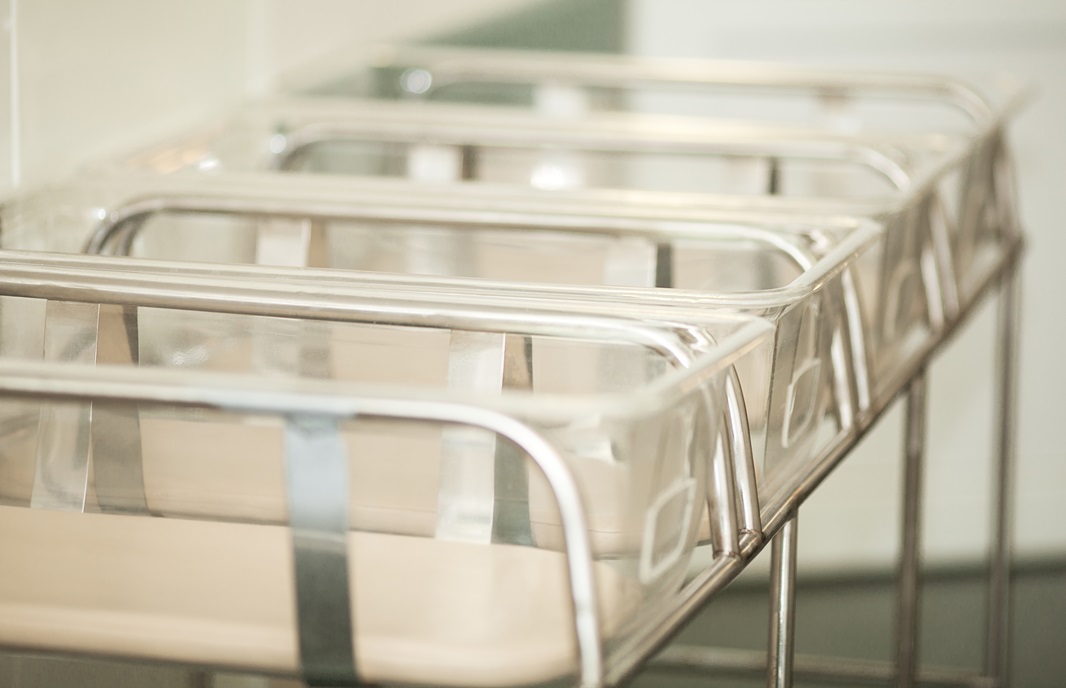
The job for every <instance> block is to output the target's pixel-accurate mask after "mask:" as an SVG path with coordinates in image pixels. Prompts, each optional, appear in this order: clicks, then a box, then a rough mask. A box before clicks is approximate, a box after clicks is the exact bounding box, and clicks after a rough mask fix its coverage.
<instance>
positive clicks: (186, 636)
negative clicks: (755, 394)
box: [0, 252, 770, 685]
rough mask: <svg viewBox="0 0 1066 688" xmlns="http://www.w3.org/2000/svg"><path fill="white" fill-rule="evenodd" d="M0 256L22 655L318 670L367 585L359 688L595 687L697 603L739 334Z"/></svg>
mask: <svg viewBox="0 0 1066 688" xmlns="http://www.w3.org/2000/svg"><path fill="white" fill-rule="evenodd" d="M4 258H5V260H4V261H2V265H3V267H2V270H0V271H2V275H0V284H2V287H0V294H2V296H0V313H2V317H3V323H4V325H5V327H4V328H3V331H2V334H3V337H2V339H0V344H2V347H3V356H2V358H0V369H2V371H3V374H2V375H0V397H2V416H3V421H2V425H3V428H4V432H5V442H4V444H3V452H2V470H3V473H4V475H5V479H4V481H3V484H4V504H3V506H0V530H3V532H4V533H5V536H4V541H5V544H7V545H8V546H9V547H10V548H13V549H12V550H11V554H12V557H13V559H12V562H11V566H9V567H8V569H7V570H6V573H5V576H4V583H3V584H2V585H0V607H3V609H4V613H3V614H0V618H2V619H3V621H2V622H0V643H2V644H4V645H6V646H9V647H19V648H26V649H34V650H49V651H62V652H78V653H90V654H100V655H111V656H124V657H135V658H147V659H159V660H165V661H177V662H183V663H191V664H196V665H205V666H214V667H231V668H240V669H247V670H252V671H264V672H268V673H281V674H288V675H291V674H296V673H299V672H301V671H302V672H304V673H305V675H309V674H307V672H312V673H313V672H314V671H319V670H322V666H320V664H321V662H320V660H322V661H325V660H323V658H322V657H321V656H317V655H315V652H316V650H315V649H314V646H313V643H312V644H311V645H306V644H305V640H306V638H305V637H304V635H305V633H317V632H323V633H325V632H333V631H336V630H337V628H338V627H337V626H331V625H330V623H329V619H327V620H326V621H323V620H322V619H321V618H316V617H314V614H313V612H309V613H311V614H312V617H311V618H312V619H314V622H313V623H310V622H309V623H308V625H307V626H306V628H305V624H304V621H303V620H302V619H301V618H300V617H302V616H303V615H304V613H305V611H306V610H305V605H306V604H310V605H311V606H312V607H315V608H318V607H317V606H316V605H319V606H320V605H325V606H327V607H329V608H330V610H331V611H329V612H328V613H327V616H335V615H336V614H337V611H336V609H337V607H338V606H341V607H344V606H345V605H338V604H337V601H338V600H344V599H346V598H347V596H348V594H349V591H350V593H351V599H352V603H351V605H350V606H351V615H352V616H351V619H350V620H349V622H348V624H347V631H346V632H347V633H351V629H352V628H354V637H355V640H354V646H355V657H357V658H358V660H357V664H356V666H357V668H358V670H359V672H360V675H361V676H362V677H363V678H364V679H366V680H370V681H388V682H415V683H438V682H439V681H440V680H441V677H442V676H447V677H449V678H448V681H449V682H450V683H454V684H455V685H499V684H512V683H529V682H535V681H541V680H549V679H553V678H557V677H560V676H564V675H569V674H571V673H572V672H574V671H575V670H576V667H577V662H578V660H580V662H581V665H580V666H581V671H582V673H583V675H585V674H587V672H589V671H594V670H595V667H596V666H597V663H596V657H597V656H598V654H597V653H599V652H600V647H599V641H600V640H601V639H602V640H603V641H604V645H603V647H604V648H605V651H606V652H607V653H608V654H609V653H610V652H611V648H612V647H614V646H615V645H616V644H617V643H619V642H622V641H623V640H625V639H626V638H629V637H631V636H632V635H633V634H634V633H640V632H641V628H642V625H643V620H644V619H646V618H647V617H648V615H654V614H656V613H658V612H659V611H660V607H661V605H663V604H668V603H669V600H670V599H671V597H672V595H674V594H676V593H677V592H678V590H679V588H680V586H681V585H682V583H683V577H684V572H685V568H686V565H687V562H688V559H689V555H690V554H691V551H692V548H693V546H694V544H695V542H696V538H697V530H698V529H697V528H696V523H697V519H698V518H699V517H700V515H701V514H704V513H706V512H705V510H704V503H705V495H706V490H707V487H708V485H714V482H715V481H714V480H712V479H711V478H710V477H709V473H710V472H711V471H712V470H717V469H715V465H716V464H715V461H717V460H719V458H720V452H718V451H717V445H716V441H715V438H716V437H717V436H718V426H717V424H718V422H719V419H720V418H721V417H722V415H723V414H722V409H723V407H724V405H725V404H726V403H727V401H726V400H727V396H726V390H725V388H724V384H725V378H726V376H727V375H728V374H729V373H730V371H731V370H732V369H733V368H734V366H747V367H749V368H750V367H756V368H758V367H760V366H761V367H764V368H765V367H766V366H767V365H768V360H767V359H768V349H769V346H768V344H769V342H768V339H769V335H770V327H769V325H767V324H766V323H763V322H761V321H758V320H756V319H751V318H744V317H742V316H730V315H708V314H705V313H692V312H686V311H684V309H678V311H677V313H678V314H679V315H681V316H684V317H682V318H681V319H680V320H679V321H674V320H672V319H670V318H669V317H662V316H663V315H666V314H668V313H670V309H669V308H659V309H657V310H658V312H659V314H660V317H659V318H658V319H656V318H653V317H645V318H641V317H637V315H634V316H632V317H621V316H616V315H611V314H608V313H604V314H601V315H582V314H578V313H573V312H567V309H566V308H563V307H558V306H556V307H546V308H545V309H538V308H536V307H534V306H533V305H531V304H523V305H521V306H519V307H514V306H512V305H509V304H508V303H507V301H506V300H505V299H503V298H501V297H498V296H493V295H491V294H487V295H484V296H483V297H478V296H477V295H476V294H474V290H472V289H467V290H466V291H465V292H464V294H465V295H466V301H465V302H463V303H461V304H452V305H449V303H448V302H446V300H443V299H440V300H436V301H433V300H429V301H426V300H420V298H419V296H418V294H417V293H415V292H414V291H413V290H404V289H399V288H397V289H393V288H388V287H381V286H379V287H377V288H375V287H373V286H368V285H360V286H359V287H358V288H352V289H347V290H341V289H339V288H337V287H334V288H333V289H332V290H324V291H323V292H321V293H318V292H315V291H314V290H312V289H310V288H309V287H308V286H307V285H306V284H304V285H300V284H289V285H285V284H280V283H279V282H278V281H277V280H273V279H270V273H269V271H268V270H266V269H264V268H259V269H258V270H259V271H260V272H261V275H262V277H263V279H261V280H257V279H255V278H254V277H253V276H252V275H251V274H250V273H248V272H245V273H244V274H241V275H239V276H226V275H210V274H209V273H207V272H206V271H205V270H187V271H183V270H182V266H180V265H177V264H163V263H154V264H147V263H146V264H144V265H143V266H142V267H143V271H138V270H137V269H134V264H133V262H132V261H120V260H117V259H110V260H109V259H96V260H93V259H89V258H78V257H72V258H67V259H64V258H62V257H58V256H42V255H37V256H34V255H33V254H31V253H20V252H13V253H10V254H7V255H5V256H4ZM447 301H454V299H450V298H449V299H448V300H447ZM545 303H546V304H547V303H548V302H547V301H545ZM569 310H571V311H572V310H573V308H570V309H569ZM638 315H639V314H638ZM14 324H17V326H15V325H14ZM514 339H517V342H518V343H519V344H520V346H519V347H518V348H517V350H516V349H515V348H513V347H511V346H509V344H511V343H512V342H513V341H514ZM486 344H489V346H486ZM491 352H495V354H496V355H495V358H492V356H491V355H490V353H491ZM487 359H491V360H487ZM249 374H255V376H256V377H254V378H252V377H249V376H248V375H249ZM317 377H323V378H328V379H324V380H314V379H311V378H317ZM538 469H539V470H538ZM718 479H719V480H720V479H721V475H719V476H718ZM733 487H734V486H732V485H726V488H727V490H726V491H727V492H728V491H729V490H730V489H732V488H733ZM711 504H712V505H711V508H712V510H717V511H721V510H722V509H724V508H725V505H718V504H717V502H715V501H714V500H712V502H711ZM427 505H428V509H426V508H425V507H426V506H427ZM81 511H84V512H86V513H79V512H81ZM383 512H387V513H383ZM398 512H400V513H399V515H398ZM402 512H406V513H402ZM718 516H721V517H722V518H725V519H726V520H729V518H730V515H728V514H725V515H723V514H717V513H712V518H716V517H718ZM286 524H289V525H290V526H291V527H292V528H293V529H294V530H292V531H291V532H292V535H290V531H289V529H287V528H286V527H285V525H286ZM327 536H328V537H327ZM290 537H291V538H292V539H291V540H290ZM301 538H310V540H309V541H308V542H303V541H302V540H301ZM322 538H326V539H325V540H323V539H322ZM345 540H347V544H348V546H347V547H345V546H344V544H343V543H344V542H345ZM338 541H339V542H340V543H341V545H340V546H337V545H336V543H337V542H338ZM323 542H332V543H334V544H333V545H330V546H329V547H327V550H328V551H329V552H331V554H329V555H328V556H327V559H330V561H332V562H333V563H332V564H323V563H322V561H321V560H318V559H316V558H315V557H316V556H319V555H321V551H322V549H321V545H322V543H323ZM290 543H291V549H290ZM301 543H302V544H301ZM303 549H306V550H307V551H306V552H303V553H302V551H303ZM316 553H317V554H316ZM306 557H310V558H309V559H306ZM338 557H339V559H338ZM305 560H306V561H310V562H311V563H310V564H308V566H310V567H311V568H312V569H314V570H313V571H311V572H310V573H308V571H307V569H306V568H302V566H303V564H301V562H302V561H305ZM337 561H340V562H341V566H342V568H341V569H340V570H341V571H342V574H343V575H341V577H340V578H339V579H337V578H332V579H331V578H330V577H329V575H334V574H336V575H340V574H337V570H336V569H331V570H332V571H333V573H332V574H329V575H327V577H326V578H325V579H322V578H317V579H316V578H315V571H317V570H319V569H320V568H321V567H322V566H327V568H328V567H329V566H334V565H335V564H337ZM316 562H317V563H316ZM316 567H317V568H316ZM348 570H350V571H351V576H350V579H349V578H348V574H347V571H348ZM567 572H569V580H568V573H567ZM306 575H310V576H311V578H310V579H309V580H310V581H311V582H307V581H304V582H301V577H302V576H306ZM294 579H295V584H294ZM330 580H332V581H333V582H332V584H331V583H329V581H330ZM316 581H317V582H316ZM323 581H326V583H323ZM294 585H295V588H296V593H295V596H294ZM331 585H332V586H333V587H330V586H331ZM301 589H303V590H304V591H305V592H306V590H310V592H309V593H307V594H309V595H311V597H312V598H314V599H312V600H311V601H310V602H307V600H306V599H305V596H304V592H301ZM316 596H318V597H316ZM568 597H569V598H572V599H573V600H574V603H575V604H576V605H577V608H578V613H577V617H578V618H577V620H576V621H575V617H574V615H573V614H572V613H571V612H570V611H569V610H570V609H571V607H570V605H568V604H567V599H568ZM295 598H298V599H299V604H297V605H296V607H295V611H294V605H293V601H294V599H295ZM315 599H317V600H318V601H317V602H316V601H315ZM319 611H321V609H319ZM294 616H295V617H296V618H295V620H294ZM334 620H336V619H334ZM342 621H343V620H342ZM342 621H338V623H340V626H341V627H343V626H344V623H342ZM590 623H591V626H590V625H589V624H590ZM575 624H576V628H578V629H579V630H577V631H576V632H577V635H578V636H579V639H578V643H577V645H575V642H574V634H572V633H570V629H574V628H575ZM316 628H317V629H318V630H317V631H316V630H315V629H316ZM342 630H343V629H342ZM590 634H591V635H590ZM341 640H342V641H346V642H348V644H349V647H348V652H349V654H350V653H351V640H350V636H348V637H342V638H341ZM341 645H343V642H342V643H341ZM332 646H333V648H334V650H335V651H340V650H339V649H338V648H337V645H336V642H333V643H332ZM577 646H580V652H578V651H577V649H575V648H576V647H577ZM298 647H299V648H300V649H299V651H298V650H297V648H298ZM308 648H310V649H308ZM531 648H532V649H531ZM319 650H321V648H319ZM589 657H591V659H589ZM334 659H335V657H334ZM325 663H326V664H327V665H328V664H329V662H328V661H326V662H325ZM309 667H310V668H309Z"/></svg>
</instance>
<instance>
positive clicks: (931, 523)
mask: <svg viewBox="0 0 1066 688" xmlns="http://www.w3.org/2000/svg"><path fill="white" fill-rule="evenodd" d="M630 12H631V16H630V22H629V27H630V35H629V41H630V45H631V47H632V48H633V50H634V52H637V53H641V54H648V55H675V56H686V57H716V58H728V59H762V60H773V61H792V62H813V63H819V64H832V65H846V66H852V67H863V66H870V67H873V66H876V67H885V68H892V67H898V68H903V69H916V70H941V71H948V72H952V71H954V72H960V71H961V72H966V73H978V72H981V71H990V70H1007V71H1010V72H1013V73H1015V74H1017V75H1020V76H1023V77H1025V78H1027V79H1031V80H1033V81H1034V82H1035V83H1036V85H1037V86H1038V87H1039V91H1040V93H1039V100H1037V101H1036V102H1035V104H1034V105H1033V106H1031V107H1030V108H1029V109H1028V110H1027V111H1026V112H1025V113H1024V114H1023V115H1022V116H1021V117H1019V118H1018V120H1017V122H1016V124H1015V126H1014V127H1013V129H1012V131H1013V144H1014V148H1015V152H1016V157H1017V161H1018V168H1019V176H1020V191H1021V205H1022V215H1023V220H1024V223H1025V226H1026V228H1027V230H1028V232H1029V237H1030V240H1031V242H1030V251H1029V255H1028V257H1027V260H1026V265H1025V268H1026V274H1025V306H1024V311H1023V319H1024V334H1023V343H1022V378H1021V395H1022V396H1021V404H1020V421H1021V424H1020V437H1019V442H1018V448H1019V457H1020V468H1019V475H1018V495H1017V503H1018V504H1017V505H1018V517H1017V521H1016V526H1015V533H1016V543H1017V548H1018V552H1019V554H1020V555H1022V556H1027V557H1042V556H1047V555H1061V554H1062V553H1064V552H1066V529H1063V528H1062V527H1061V526H1060V525H1059V519H1058V515H1059V513H1060V510H1059V505H1060V504H1062V503H1064V502H1066V449H1064V448H1063V443H1062V442H1061V440H1060V437H1059V435H1058V433H1059V432H1060V430H1061V428H1062V427H1063V426H1062V420H1061V419H1060V416H1061V411H1062V409H1063V408H1064V403H1063V400H1062V391H1063V390H1064V389H1066V356H1063V355H1062V354H1061V353H1060V352H1061V345H1060V343H1059V342H1058V340H1057V337H1059V336H1063V334H1064V329H1066V328H1064V326H1063V318H1062V316H1063V313H1064V311H1063V306H1062V295H1063V293H1064V292H1066V269H1063V267H1062V266H1061V261H1062V260H1063V259H1062V256H1064V255H1066V232H1062V231H1061V226H1060V223H1061V214H1062V213H1063V212H1064V211H1066V206H1064V204H1063V193H1064V190H1066V172H1064V166H1063V161H1064V160H1066V3H1061V2H1054V1H1053V0H1026V1H1024V2H1005V1H1004V2H994V1H993V0H970V1H962V0H949V1H946V2H938V3H925V2H913V1H912V2H900V1H899V0H867V1H866V2H859V3H856V2H849V1H848V0H806V1H805V2H784V1H775V2H760V3H736V2H724V1H720V0H699V1H697V0H691V1H686V0H631V3H630ZM993 310H994V309H986V310H985V312H984V313H983V314H982V316H981V317H980V318H979V319H978V321H977V322H976V323H975V326H974V327H972V328H970V330H969V331H968V332H966V333H965V336H964V337H961V338H960V339H959V341H958V342H956V343H955V344H954V345H953V346H952V347H951V349H949V350H948V351H945V352H944V354H943V355H942V356H941V357H940V360H939V361H938V362H937V364H936V365H935V366H934V368H933V371H932V378H931V395H932V396H931V402H932V403H933V406H934V408H933V415H932V417H931V419H930V423H931V428H930V447H929V450H930V457H931V459H930V462H929V467H928V473H927V486H928V492H929V493H930V495H933V500H932V501H930V502H929V503H928V507H927V527H926V533H925V535H926V551H927V554H928V555H929V556H930V558H932V559H937V560H941V561H943V560H960V559H971V560H972V559H973V558H974V557H976V556H979V555H980V554H981V553H982V551H983V548H984V547H985V546H986V543H987V538H986V536H985V531H986V530H987V529H985V528H984V527H983V526H985V524H986V523H987V519H988V505H989V503H990V499H989V497H990V489H991V487H990V485H991V483H990V475H991V473H990V470H991V469H990V455H991V446H990V444H991V437H992V436H991V430H990V425H991V419H992V410H991V404H992V402H991V399H992V379H991V374H990V370H991V365H992V360H993V359H992V337H993V332H994V329H993V328H994V324H995V318H994V314H993V312H992V311H993ZM901 435H902V414H901V413H900V412H899V410H898V409H897V410H896V411H895V412H894V413H893V414H892V415H891V416H890V417H888V418H886V419H885V421H884V422H883V423H882V424H881V426H880V427H879V428H878V429H877V431H876V432H875V433H873V435H872V436H871V437H869V438H868V439H867V441H866V442H865V443H864V445H863V447H861V450H860V451H859V452H856V454H855V455H854V456H852V457H850V458H849V460H848V461H846V462H845V463H844V464H843V465H842V466H841V468H840V469H839V470H838V471H837V472H836V473H835V474H833V475H832V476H831V477H830V478H829V480H828V481H827V482H826V483H825V485H823V488H822V489H821V490H820V491H819V492H818V493H816V495H815V497H814V498H813V499H812V500H811V501H810V502H809V505H808V506H807V507H806V508H804V509H803V510H802V511H801V514H800V533H801V536H800V537H801V539H802V546H801V549H800V551H801V552H803V553H804V554H803V557H804V560H805V564H808V565H811V566H818V567H822V566H865V565H877V564H884V563H887V562H888V561H890V559H891V557H892V556H893V553H894V552H895V544H896V519H897V518H898V514H899V505H898V501H899V500H898V495H899V492H900V489H901V488H900V480H899V478H900V467H899V466H900V461H899V459H898V456H899V449H900V437H901Z"/></svg>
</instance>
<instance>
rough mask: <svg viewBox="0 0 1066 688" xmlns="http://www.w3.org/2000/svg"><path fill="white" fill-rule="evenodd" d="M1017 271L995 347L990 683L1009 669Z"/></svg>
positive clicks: (1003, 290) (1006, 289) (1004, 286)
mask: <svg viewBox="0 0 1066 688" xmlns="http://www.w3.org/2000/svg"><path fill="white" fill-rule="evenodd" d="M1020 306H1021V274H1020V272H1019V271H1018V270H1017V267H1016V266H1015V268H1014V269H1012V270H1011V271H1010V272H1009V273H1007V275H1006V276H1005V277H1004V278H1003V281H1002V282H1001V286H1000V297H999V351H998V361H997V366H996V368H997V370H996V375H997V379H996V384H997V390H996V423H995V428H996V442H995V447H996V461H995V471H996V473H995V482H994V485H995V488H994V489H995V496H994V502H993V507H992V508H993V510H994V511H993V515H994V519H995V523H994V527H993V531H992V533H993V539H992V548H991V561H990V566H989V580H988V593H989V600H988V648H987V652H986V656H985V671H986V672H987V674H988V676H989V677H991V678H992V680H993V681H994V684H993V685H996V686H1001V687H1002V686H1006V685H1007V680H1008V677H1009V674H1010V662H1009V660H1010V597H1011V591H1010V586H1011V546H1012V540H1013V532H1012V525H1013V519H1012V516H1013V492H1014V471H1015V463H1016V459H1015V435H1016V433H1017V403H1018V402H1017V395H1018V389H1017V385H1018V326H1019V316H1020V310H1021V309H1020Z"/></svg>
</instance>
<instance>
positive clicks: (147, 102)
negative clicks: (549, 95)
mask: <svg viewBox="0 0 1066 688" xmlns="http://www.w3.org/2000/svg"><path fill="white" fill-rule="evenodd" d="M530 1H531V0H448V2H434V1H433V0H390V1H389V2H379V1H372V0H302V1H301V2H291V1H285V0H182V1H181V2H163V1H162V0H92V2H84V1H79V0H0V16H2V17H4V19H5V24H6V26H7V27H8V29H9V30H8V31H7V32H4V33H3V34H2V35H0V189H2V188H9V187H10V186H11V184H12V183H13V182H15V181H21V182H23V183H36V182H40V181H42V180H45V179H49V178H52V177H55V176H57V175H60V174H64V173H66V172H68V171H70V170H71V169H73V168H74V167H76V166H77V165H78V164H79V163H82V162H84V161H86V160H88V159H90V158H92V157H95V156H99V155H102V154H107V153H110V152H115V151H118V150H122V149H126V148H129V147H131V146H134V145H137V144H139V143H142V142H144V141H147V140H151V139H153V138H158V137H159V136H161V135H162V134H163V133H165V132H168V131H174V130H176V129H179V128H180V127H181V126H183V125H185V124H187V123H189V122H192V121H195V120H196V119H197V118H201V117H203V116H204V115H205V114H207V113H209V112H212V111H215V110H217V109H219V108H223V107H226V106H227V105H230V104H233V103H234V102H236V101H237V100H239V99H240V98H242V97H244V96H245V95H246V94H248V93H259V92H262V91H264V90H266V89H267V88H269V87H270V86H271V85H272V84H273V83H274V82H275V81H276V78H277V77H278V76H279V75H280V74H283V73H285V72H287V71H289V70H292V69H294V68H296V67H298V66H300V65H303V64H305V63H307V62H309V61H314V60H315V59H318V58H321V57H322V56H324V55H327V54H331V53H335V52H344V53H346V54H348V55H350V56H352V57H353V59H354V58H355V57H357V56H358V55H359V54H360V53H361V52H364V51H366V50H368V49H369V48H370V47H371V46H372V45H373V44H374V43H378V42H388V41H393V40H401V39H404V38H410V37H415V36H421V35H425V34H428V33H434V32H439V31H445V30H448V29H450V28H452V27H455V26H459V25H462V24H465V23H469V22H473V21H475V20H476V19H477V18H479V17H486V16H488V15H491V14H495V13H503V12H508V11H513V10H514V9H515V8H516V7H519V6H522V5H526V4H530ZM12 16H14V21H11V18H12ZM12 29H13V31H12ZM13 40H14V41H15V43H17V45H15V43H13ZM13 45H15V47H16V50H15V51H14V53H13V52H12V46H13ZM12 57H14V59H15V62H16V68H15V69H14V70H12V64H11V59H12ZM13 75H14V76H15V77H16V78H15V81H14V82H13V83H12V81H11V79H12V76H13ZM12 104H13V105H14V113H13V111H12V107H11V106H12ZM13 114H14V116H12V115H13ZM13 153H14V156H13V155H12V154H13ZM9 160H10V163H8V161H9ZM13 175H14V178H13Z"/></svg>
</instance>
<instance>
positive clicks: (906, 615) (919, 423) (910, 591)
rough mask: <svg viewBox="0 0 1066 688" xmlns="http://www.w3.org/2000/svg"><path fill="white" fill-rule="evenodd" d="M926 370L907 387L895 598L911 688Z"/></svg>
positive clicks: (899, 646)
mask: <svg viewBox="0 0 1066 688" xmlns="http://www.w3.org/2000/svg"><path fill="white" fill-rule="evenodd" d="M925 375H926V373H925V370H924V369H922V370H919V371H918V372H917V373H916V374H915V376H914V378H912V380H911V382H910V384H909V385H908V387H907V421H906V428H905V444H904V447H905V459H904V470H903V529H902V543H901V551H900V557H899V571H898V582H897V585H898V588H897V598H896V671H897V685H898V686H900V688H911V687H912V686H914V685H915V682H916V680H917V675H918V635H919V627H920V622H921V618H920V612H921V568H922V565H921V564H922V487H923V483H924V480H923V477H924V475H923V474H924V470H925V466H924V464H925V423H926V398H927V393H926V377H925Z"/></svg>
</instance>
